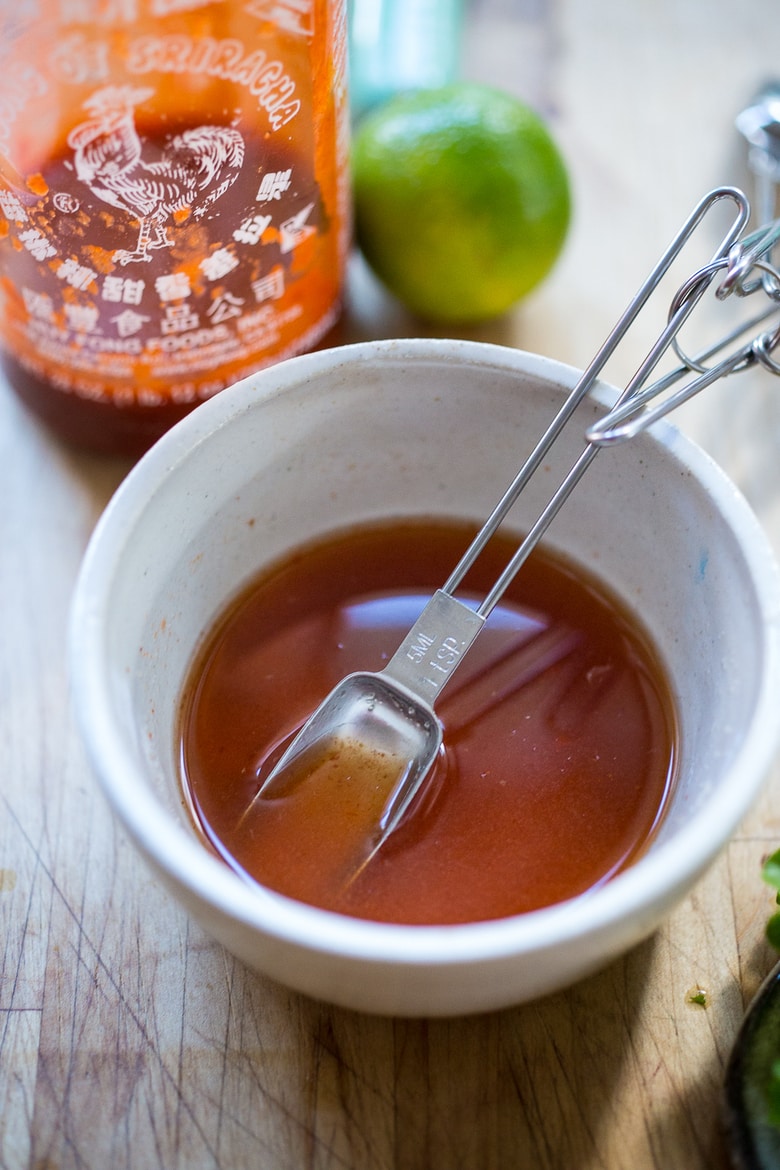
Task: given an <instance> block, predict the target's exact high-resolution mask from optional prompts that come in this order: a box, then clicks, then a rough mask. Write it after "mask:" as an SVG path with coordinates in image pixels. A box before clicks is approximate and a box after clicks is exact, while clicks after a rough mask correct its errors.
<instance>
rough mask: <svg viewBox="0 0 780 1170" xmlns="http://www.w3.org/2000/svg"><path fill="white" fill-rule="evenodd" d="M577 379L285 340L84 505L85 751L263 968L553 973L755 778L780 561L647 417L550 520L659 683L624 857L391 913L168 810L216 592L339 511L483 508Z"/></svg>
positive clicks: (508, 983)
mask: <svg viewBox="0 0 780 1170" xmlns="http://www.w3.org/2000/svg"><path fill="white" fill-rule="evenodd" d="M576 378H577V374H576V372H575V371H573V370H571V369H569V368H567V367H563V366H561V365H559V364H557V363H555V362H552V361H548V360H545V359H543V358H539V357H535V356H532V355H529V354H526V353H522V352H519V351H516V350H512V349H506V348H499V347H494V346H486V345H479V344H473V343H469V342H458V341H441V340H420V341H390V342H377V343H369V344H365V345H357V346H351V347H347V348H343V349H337V350H330V351H325V352H321V353H316V354H311V355H308V356H305V357H300V358H295V359H293V360H291V361H288V362H285V363H282V364H280V365H277V366H275V367H273V368H271V369H268V370H265V371H263V372H262V373H260V374H258V375H256V376H254V377H251V378H249V379H247V380H245V381H244V382H242V383H240V384H238V385H237V386H235V387H233V388H232V389H230V390H228V391H225V392H224V393H222V394H220V395H219V396H218V397H216V398H215V399H213V400H212V401H211V402H209V403H207V404H205V405H204V406H202V407H200V408H199V409H198V410H197V411H195V412H194V413H193V414H192V415H191V416H190V417H189V418H187V419H185V420H184V421H183V422H182V423H180V424H179V425H178V426H177V427H176V428H175V429H174V430H173V431H171V432H170V433H169V434H168V435H166V436H165V437H164V438H163V439H162V440H161V441H160V442H159V443H158V444H157V445H156V446H155V447H154V448H153V450H152V451H150V452H149V454H148V455H147V456H146V457H145V458H144V459H143V460H141V462H140V463H139V464H138V465H137V467H136V468H135V469H134V470H133V471H132V472H131V474H130V475H129V477H128V478H127V480H126V481H125V482H124V484H123V485H122V486H121V487H120V489H119V491H118V492H117V494H116V496H115V497H114V499H113V500H112V502H111V503H110V505H109V507H108V508H107V510H106V512H105V514H104V516H103V517H102V519H101V521H100V523H99V525H98V527H97V530H96V532H95V534H94V537H93V540H92V542H91V544H90V547H89V550H88V553H87V555H86V559H85V562H84V566H83V570H82V573H81V577H80V581H79V584H78V588H77V593H76V597H75V601H74V608H73V613H72V626H71V661H72V674H73V684H74V694H75V702H76V707H77V712H78V716H79V719H80V724H81V727H82V729H83V734H84V737H85V739H86V743H87V746H88V749H89V752H90V756H91V759H92V762H93V764H94V768H95V770H96V772H97V775H98V777H99V778H100V781H101V783H102V786H103V789H104V791H105V793H106V795H107V796H108V799H109V800H110V802H111V804H112V805H113V807H114V810H115V811H116V813H117V815H118V816H119V818H120V820H121V822H122V823H123V825H124V826H125V829H126V830H127V832H128V833H129V835H130V837H131V838H132V839H133V841H134V842H135V844H136V845H137V846H138V848H139V849H140V851H141V853H142V854H143V855H144V857H145V858H146V859H147V861H148V862H149V863H150V864H151V865H152V867H153V869H154V870H156V872H157V873H158V874H159V876H160V877H161V878H162V880H163V881H164V882H165V883H166V884H167V886H168V887H169V888H170V889H171V890H172V892H173V894H174V895H175V897H177V898H178V899H179V900H180V901H181V902H182V903H183V905H184V906H186V907H187V909H188V910H189V911H190V912H191V913H192V915H193V916H194V917H195V918H196V919H197V920H198V921H199V922H200V923H202V925H203V926H204V927H205V928H206V929H207V930H208V931H209V932H211V933H212V934H213V935H214V936H215V937H216V938H218V939H219V940H221V942H222V943H224V945H225V946H226V947H227V948H228V949H229V950H231V951H233V952H234V953H235V954H237V955H239V956H240V957H241V958H242V959H244V960H245V961H246V962H247V963H249V964H251V965H252V966H254V967H256V968H257V969H259V970H261V971H263V972H265V973H266V974H268V975H270V976H272V977H274V978H276V979H277V980H280V981H282V982H283V983H286V984H288V985H290V986H292V987H294V988H297V989H299V990H301V991H303V992H306V993H309V994H311V995H313V996H316V997H319V998H322V999H325V1000H329V1001H331V1002H334V1003H339V1004H342V1005H345V1006H349V1007H353V1008H357V1009H362V1010H367V1011H373V1012H381V1013H394V1014H402V1015H446V1014H456V1013H465V1012H473V1011H480V1010H485V1009H492V1008H498V1007H502V1006H505V1005H509V1004H513V1003H517V1002H520V1001H523V1000H527V999H530V998H533V997H535V996H539V995H541V994H544V993H546V992H550V991H552V990H554V989H556V988H560V987H561V986H564V985H566V984H568V983H571V982H572V981H574V980H576V979H578V978H580V977H581V976H584V975H585V974H586V973H588V972H590V971H592V970H594V969H596V968H598V967H599V966H601V965H603V964H605V963H606V962H607V961H609V960H610V959H612V958H613V957H614V956H616V955H618V954H619V953H621V952H622V951H624V950H626V949H627V948H629V947H631V946H632V945H633V944H635V943H637V942H638V941H639V940H640V939H642V938H644V937H646V936H647V935H648V934H649V933H650V932H651V931H652V930H653V929H654V928H655V927H656V926H657V924H658V923H659V921H660V920H661V919H662V917H663V916H664V915H666V914H667V913H668V912H669V910H670V909H671V908H672V907H673V906H674V904H675V903H676V902H678V901H679V900H680V899H681V898H682V897H683V896H684V895H685V894H686V892H687V891H688V890H689V889H690V888H691V886H692V885H693V883H694V882H695V881H696V880H697V878H699V876H700V875H701V874H702V873H703V871H704V870H705V868H706V867H707V865H708V864H709V863H710V862H711V861H712V859H713V858H714V856H715V854H716V853H717V852H718V850H719V849H720V848H721V847H722V846H723V845H724V843H725V842H726V840H727V839H728V837H729V836H730V835H731V834H732V833H733V832H734V830H735V829H736V827H737V825H738V822H739V821H740V818H741V817H742V816H743V814H744V813H745V812H746V810H747V809H748V807H749V806H750V804H751V802H752V801H753V799H754V797H755V796H756V795H757V792H758V790H759V787H760V785H761V782H762V779H763V777H764V775H765V773H766V771H767V769H768V766H769V764H770V763H771V760H772V758H773V755H774V753H775V751H776V750H777V744H778V732H779V730H780V720H778V718H777V710H778V697H779V696H780V620H779V619H780V578H779V577H778V571H777V567H776V565H775V562H774V560H773V557H772V554H771V551H770V549H769V546H768V543H767V541H766V539H765V537H764V535H763V533H762V531H761V529H760V527H759V525H758V523H757V521H756V520H755V518H754V516H753V514H752V513H751V512H750V510H749V509H748V507H747V505H746V504H745V502H744V501H743V499H742V497H741V496H740V495H739V493H738V492H737V490H736V489H735V487H734V486H733V485H732V484H731V483H730V482H729V481H728V479H727V478H726V477H725V476H724V475H723V473H722V472H721V471H720V470H719V469H718V468H717V467H716V466H715V464H714V463H713V462H712V461H711V460H710V459H709V458H708V457H706V456H705V455H704V454H703V453H702V452H701V451H700V450H699V449H698V448H696V447H695V446H694V445H692V444H691V443H690V442H689V441H688V440H686V439H685V438H684V437H683V436H682V435H681V434H680V433H679V432H678V431H677V430H676V429H675V428H674V427H672V426H671V425H669V424H668V423H663V424H659V425H657V426H656V427H655V428H654V429H653V431H652V433H649V434H646V435H644V436H642V437H641V438H639V439H637V440H634V441H633V442H631V443H629V444H625V445H622V446H621V447H619V448H614V449H609V450H607V451H604V452H602V453H601V454H600V455H599V457H598V459H597V460H596V461H595V463H594V464H593V466H592V467H591V468H590V469H589V471H588V472H587V473H586V475H585V478H584V480H583V481H582V483H581V485H580V486H579V488H578V489H577V491H576V492H575V494H574V496H573V497H572V498H571V499H570V500H569V501H568V503H567V504H566V505H565V506H564V508H563V511H562V512H561V513H560V515H559V516H558V517H557V519H556V520H555V522H554V524H553V527H552V528H551V530H550V533H549V536H548V541H549V543H550V545H552V546H553V547H556V548H559V549H563V550H565V552H566V553H567V554H568V555H569V556H572V557H574V558H575V559H577V560H578V561H580V562H581V563H582V564H583V565H585V566H587V567H588V568H589V569H591V570H592V571H594V572H595V573H596V574H597V575H599V576H601V577H602V578H603V579H605V580H606V581H608V582H609V584H610V585H611V586H612V588H613V589H614V590H616V591H617V592H618V593H619V594H620V595H621V596H622V597H623V599H624V600H625V602H626V603H627V604H628V605H629V606H631V607H634V608H635V609H637V610H638V611H639V612H641V615H642V620H643V621H644V622H645V624H646V625H647V627H648V628H649V629H650V630H651V632H652V634H653V635H654V638H655V641H656V644H657V646H658V648H659V650H660V652H661V654H662V656H663V658H664V659H665V662H666V666H667V669H668V672H669V675H670V677H671V681H672V685H673V688H674V691H675V693H676V696H677V701H678V704H679V712H680V718H681V725H682V749H681V761H680V775H679V780H678V783H677V787H676V791H675V794H674V799H673V801H672V805H671V808H670V810H669V812H668V814H667V816H666V819H665V822H664V824H663V828H662V830H661V832H660V833H659V834H658V837H657V839H656V840H655V842H654V844H653V845H652V847H651V848H650V849H649V851H648V852H647V853H646V855H645V856H644V857H642V859H641V860H639V861H638V862H637V863H636V864H635V865H634V866H633V867H632V868H630V869H628V870H627V871H626V872H624V873H622V874H620V875H619V876H618V877H616V878H614V879H613V880H612V881H611V882H609V883H608V884H606V885H605V886H604V887H603V888H601V889H599V890H597V891H596V892H594V893H592V894H590V895H588V896H586V897H584V898H581V899H579V900H576V901H573V902H568V903H563V904H560V905H557V906H554V907H552V908H550V909H546V910H541V911H537V912H534V913H532V914H527V915H521V916H517V917H514V918H509V919H503V920H500V921H496V922H486V923H476V924H472V925H461V926H447V927H403V926H389V925H382V924H377V923H369V922H363V921H358V920H354V919H350V918H346V917H341V916H339V915H335V914H330V913H326V912H324V911H321V910H317V909H313V908H311V907H308V906H305V905H301V904H299V903H296V902H294V901H291V900H289V899H286V898H284V897H281V896H279V895H277V894H274V893H272V892H270V891H264V890H262V889H257V888H252V887H250V886H249V885H248V884H245V883H244V882H243V881H242V880H241V879H240V878H239V877H237V876H236V875H235V874H233V873H232V872H231V871H230V870H229V869H228V868H227V867H225V866H224V865H223V864H222V863H221V862H220V861H218V860H216V859H215V858H214V857H213V856H211V855H210V854H209V853H208V852H207V851H206V849H205V848H204V847H203V846H202V845H201V844H200V842H199V840H198V837H197V835H196V833H195V832H194V831H193V829H192V828H191V826H190V823H189V821H188V818H187V815H186V813H185V812H184V811H183V804H182V799H181V792H180V785H179V777H178V772H177V764H176V744H175V734H174V729H175V725H176V717H177V703H178V700H179V695H180V691H181V687H182V682H183V679H184V677H185V673H186V671H187V668H188V666H189V665H190V662H191V660H192V657H193V653H194V651H195V649H196V647H197V646H198V644H199V642H200V640H201V638H202V637H203V635H204V632H205V631H207V630H208V628H209V626H210V624H211V623H212V620H213V619H214V618H215V616H216V615H217V614H218V613H219V611H220V610H221V609H222V608H223V606H224V605H225V603H226V602H227V601H228V600H229V599H230V598H231V597H233V595H235V594H236V593H237V591H238V590H240V588H241V586H242V585H243V584H245V583H246V581H247V579H248V578H249V577H251V576H252V575H253V574H254V573H255V572H256V571H257V570H258V569H259V568H261V567H262V566H263V564H265V563H266V562H268V561H270V560H273V559H276V558H277V557H278V556H279V555H280V554H281V553H283V552H284V551H285V550H286V549H288V548H290V547H293V546H295V545H297V544H299V543H300V542H302V541H305V540H307V539H308V538H310V537H311V536H313V535H314V534H317V533H321V532H324V531H327V530H329V529H332V528H343V527H344V525H345V524H348V523H350V522H352V521H360V520H364V519H367V518H370V517H377V516H384V515H391V516H393V515H395V516H398V515H401V514H410V513H415V514H429V515H430V514H452V515H455V516H468V517H470V518H472V519H475V520H479V521H481V520H482V519H484V517H485V516H486V515H487V514H488V512H489V511H490V509H491V508H492V506H493V504H494V503H495V502H496V500H497V499H498V498H499V496H500V495H501V494H502V492H503V490H504V488H505V487H506V485H507V484H508V483H509V481H510V480H511V478H512V477H513V476H514V473H515V471H516V470H517V468H518V466H519V464H520V462H521V460H522V458H523V457H524V455H525V454H526V453H527V452H528V450H529V449H530V448H531V446H532V445H533V444H534V442H535V441H536V439H537V438H538V437H539V435H541V433H542V432H543V430H544V429H545V427H546V425H547V423H548V422H549V420H550V419H551V417H552V415H553V413H554V412H555V410H556V409H557V407H558V405H559V404H560V402H561V400H562V396H563V389H562V388H570V387H571V386H572V385H573V384H574V382H575V381H576ZM599 395H600V396H601V400H602V402H603V401H604V400H605V395H606V398H607V400H611V399H612V397H613V395H612V392H610V391H609V390H608V389H604V388H601V389H600V391H599ZM599 395H597V398H598V397H599ZM602 410H603V406H600V405H599V404H598V402H597V401H595V400H593V399H589V400H587V401H586V403H585V404H583V406H582V407H581V408H580V411H579V413H578V416H577V419H575V425H574V426H570V427H569V428H568V430H567V432H566V435H565V436H564V437H563V438H562V439H560V440H559V441H558V443H557V444H556V448H555V453H554V457H553V458H552V459H551V460H549V461H548V462H549V463H551V464H553V465H555V466H559V467H563V466H564V464H566V465H568V463H569V462H571V461H572V460H573V457H574V455H575V453H578V452H579V450H580V449H581V446H582V440H581V435H582V433H583V429H584V426H585V424H586V422H587V421H589V420H590V419H592V418H594V417H595V416H596V415H598V414H599V413H601V412H602ZM580 424H581V425H580ZM552 474H553V473H552V472H551V471H550V470H548V469H547V467H545V470H543V471H542V472H541V473H540V477H539V480H540V482H534V483H532V485H531V486H530V487H529V488H528V489H527V491H526V492H525V493H524V494H523V496H522V498H521V501H520V503H519V504H518V505H517V513H516V518H515V520H516V525H517V526H518V527H519V528H520V529H522V528H523V527H524V526H526V525H527V523H528V522H529V520H530V519H532V518H533V517H535V515H536V514H537V511H538V510H539V508H540V504H541V494H540V492H541V490H542V488H545V487H546V485H547V484H549V482H550V478H551V475H552ZM249 521H252V523H251V524H250V523H249Z"/></svg>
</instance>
